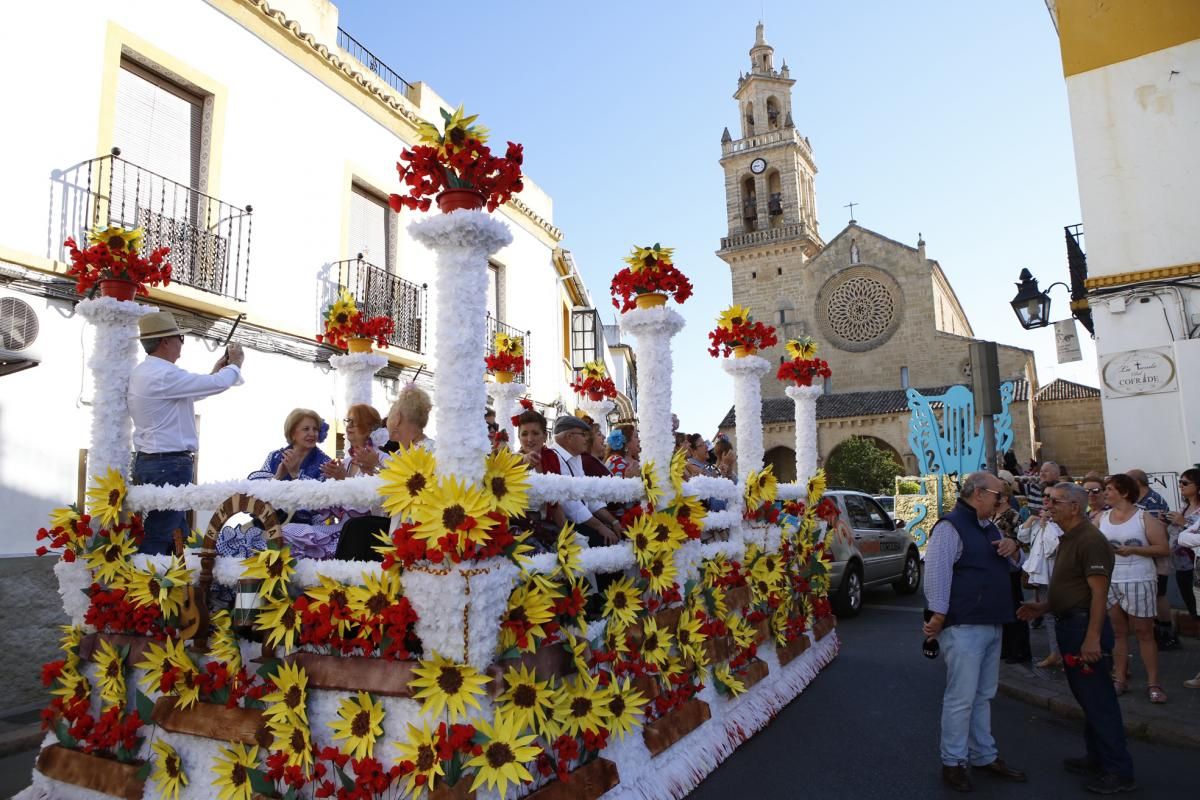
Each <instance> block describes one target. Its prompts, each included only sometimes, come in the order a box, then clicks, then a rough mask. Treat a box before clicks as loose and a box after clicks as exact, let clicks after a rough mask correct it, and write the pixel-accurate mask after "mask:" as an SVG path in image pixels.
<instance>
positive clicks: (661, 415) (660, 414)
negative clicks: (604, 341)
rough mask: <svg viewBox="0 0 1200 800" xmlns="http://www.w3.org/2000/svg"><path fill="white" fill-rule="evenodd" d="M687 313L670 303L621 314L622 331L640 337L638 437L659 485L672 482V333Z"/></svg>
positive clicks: (638, 353)
mask: <svg viewBox="0 0 1200 800" xmlns="http://www.w3.org/2000/svg"><path fill="white" fill-rule="evenodd" d="M684 324H685V323H684V320H683V317H682V316H680V315H679V314H678V313H676V312H675V311H673V310H672V309H671V308H669V307H668V306H665V305H663V306H658V307H656V308H635V309H632V310H630V311H626V312H625V313H624V314H622V315H621V331H622V332H623V333H628V334H630V335H632V336H634V337H635V338H636V339H637V355H638V373H637V390H638V437H639V438H640V439H641V442H642V462H643V463H645V462H652V463H653V464H654V471H655V477H656V478H657V480H658V485H659V486H670V483H669V482H668V481H669V480H670V469H671V454H672V453H673V452H674V451H675V436H674V434H673V432H672V431H671V375H672V373H673V367H672V358H671V337H672V336H674V335H675V334H677V333H679V332H680V331H681V330H683V326H684Z"/></svg>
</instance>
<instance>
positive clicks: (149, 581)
mask: <svg viewBox="0 0 1200 800" xmlns="http://www.w3.org/2000/svg"><path fill="white" fill-rule="evenodd" d="M191 582H192V571H191V570H190V569H188V568H187V567H185V566H184V563H183V559H182V558H181V557H179V556H172V557H171V563H170V565H169V566H168V567H167V570H166V572H163V573H161V574H160V573H159V571H158V565H156V564H149V565H148V566H147V569H145V570H140V569H133V568H132V567H131V568H130V569H129V570H127V571H126V572H125V586H126V588H127V589H128V591H129V599H130V600H132V601H133V602H134V603H135V604H137V605H139V606H142V607H149V606H158V607H159V609H160V610H161V611H162V614H163V616H164V617H166V618H167V619H171V618H173V617H175V616H177V615H178V614H179V610H180V609H181V608H182V607H183V603H184V601H185V600H186V599H187V587H188V586H189V585H190V584H191Z"/></svg>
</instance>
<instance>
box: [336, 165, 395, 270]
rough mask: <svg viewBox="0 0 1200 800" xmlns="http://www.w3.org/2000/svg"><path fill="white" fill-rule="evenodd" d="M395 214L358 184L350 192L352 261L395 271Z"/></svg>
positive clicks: (382, 201) (384, 203)
mask: <svg viewBox="0 0 1200 800" xmlns="http://www.w3.org/2000/svg"><path fill="white" fill-rule="evenodd" d="M391 214H392V210H391V209H390V208H388V204H387V202H386V201H385V200H382V199H380V198H378V197H376V196H375V195H374V194H373V193H371V192H370V191H368V190H367V189H364V188H363V187H361V186H359V185H358V184H355V185H354V186H353V187H351V190H350V252H349V253H347V255H348V256H349V257H350V258H357V257H358V254H359V253H362V257H363V261H366V262H368V263H370V264H374V265H375V266H377V267H380V268H381V269H384V270H387V271H388V272H392V271H393V269H392V248H391V238H392V237H391V235H390V230H391Z"/></svg>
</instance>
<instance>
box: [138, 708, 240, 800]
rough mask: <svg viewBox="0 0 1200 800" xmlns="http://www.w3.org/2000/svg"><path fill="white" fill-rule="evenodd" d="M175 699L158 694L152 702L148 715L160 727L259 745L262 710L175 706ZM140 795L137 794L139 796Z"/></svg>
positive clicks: (222, 740)
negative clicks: (152, 706)
mask: <svg viewBox="0 0 1200 800" xmlns="http://www.w3.org/2000/svg"><path fill="white" fill-rule="evenodd" d="M175 700H176V698H174V697H160V698H158V700H156V701H155V702H154V712H153V713H152V714H151V715H150V718H151V719H153V720H154V722H155V723H156V724H157V725H158V726H159V727H160V728H162V729H163V730H165V731H171V732H172V733H190V734H192V735H193V736H203V737H205V738H208V739H216V740H217V741H219V742H240V743H242V744H259V742H258V734H259V730H260V729H261V728H262V727H263V725H264V720H263V712H261V711H259V710H258V709H253V708H226V707H225V706H219V705H216V704H215V703H195V704H193V705H192V706H190V707H188V708H178V707H177V706H176V705H175ZM139 796H140V795H139Z"/></svg>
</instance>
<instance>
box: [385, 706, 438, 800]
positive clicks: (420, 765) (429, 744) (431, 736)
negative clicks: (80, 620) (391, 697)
mask: <svg viewBox="0 0 1200 800" xmlns="http://www.w3.org/2000/svg"><path fill="white" fill-rule="evenodd" d="M407 725H408V741H405V742H393V744H394V745H395V747H396V750H398V751H399V757H398V758H397V761H407V762H409V763H410V764H412V765H413V771H412V772H410V773H409V774H408V786H407V787H406V789H405V792H406V793H407V794H408V795H410V796H412V797H416V796H417V795H418V793H419V792H420V791H421V788H422V787H419V786H418V785H417V778H418V777H420V776H424V777H425V784H424V787H423V788H424V790H426V791H428V790H432V789H433V785H434V781H435V780H436V779H437V778H438V777H439V776H441V775H444V774H445V773H444V772H443V771H442V762H441V761H440V760H439V759H438V754H437V744H438V742H437V733H436V732H435V731H431V730H430V729H429V723H428V722H426V721H422V722H421V727H420V728H418V727H417V726H415V725H413V724H412V723H411V722H409V723H407Z"/></svg>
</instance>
